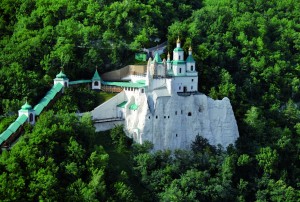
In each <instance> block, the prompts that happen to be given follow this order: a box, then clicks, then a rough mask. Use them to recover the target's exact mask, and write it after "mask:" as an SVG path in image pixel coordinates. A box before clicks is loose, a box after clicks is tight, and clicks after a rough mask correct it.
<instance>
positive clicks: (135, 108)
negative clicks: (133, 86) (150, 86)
mask: <svg viewBox="0 0 300 202" xmlns="http://www.w3.org/2000/svg"><path fill="white" fill-rule="evenodd" d="M138 107H139V106H138V105H137V104H135V103H134V104H132V105H130V106H129V109H130V110H137V108H138Z"/></svg>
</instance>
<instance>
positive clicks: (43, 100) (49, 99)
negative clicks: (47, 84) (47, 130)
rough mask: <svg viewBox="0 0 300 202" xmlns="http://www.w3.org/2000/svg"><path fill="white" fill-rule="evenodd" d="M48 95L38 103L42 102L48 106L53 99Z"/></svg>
mask: <svg viewBox="0 0 300 202" xmlns="http://www.w3.org/2000/svg"><path fill="white" fill-rule="evenodd" d="M47 96H48V95H47ZM47 96H45V97H43V98H42V99H41V100H40V102H39V103H38V104H41V105H43V106H44V107H46V106H47V105H48V104H49V102H50V101H51V100H52V99H51V98H49V97H47Z"/></svg>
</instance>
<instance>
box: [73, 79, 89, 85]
mask: <svg viewBox="0 0 300 202" xmlns="http://www.w3.org/2000/svg"><path fill="white" fill-rule="evenodd" d="M91 82H92V80H77V81H70V82H69V85H75V84H82V83H91Z"/></svg>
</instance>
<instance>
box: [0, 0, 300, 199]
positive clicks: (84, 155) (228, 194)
mask: <svg viewBox="0 0 300 202" xmlns="http://www.w3.org/2000/svg"><path fill="white" fill-rule="evenodd" d="M0 36H1V38H0V50H1V51H0V95H1V96H0V103H1V105H0V132H2V130H5V128H6V127H7V126H8V125H9V123H10V122H12V121H13V120H15V118H16V114H17V111H18V109H20V107H21V105H22V104H23V103H24V102H25V98H27V99H28V101H29V102H30V103H31V104H32V105H34V104H36V103H37V102H38V101H39V99H40V98H41V97H43V96H44V94H45V93H46V92H47V90H49V89H50V88H51V85H52V83H53V80H52V79H53V78H54V77H55V75H56V74H57V73H58V72H59V71H60V67H63V68H64V72H65V73H66V74H67V75H68V77H69V79H70V80H75V79H89V78H90V77H91V76H92V75H93V72H94V71H95V67H96V66H98V67H99V68H98V70H99V72H100V73H104V72H107V71H110V70H114V69H117V68H121V67H123V66H125V65H127V64H132V63H134V62H135V61H134V54H135V53H137V52H140V51H141V49H142V48H144V47H146V48H147V47H153V46H155V45H157V44H158V42H155V39H157V38H158V39H160V41H161V42H164V41H166V40H167V41H168V50H169V51H171V50H173V48H174V47H175V45H176V44H175V42H176V39H177V37H178V36H179V37H180V39H181V43H182V44H183V49H184V50H185V52H187V50H188V48H189V46H191V47H192V48H193V56H194V58H195V60H196V65H197V67H196V68H197V71H198V72H199V87H198V89H199V91H200V92H202V93H204V94H206V95H208V96H210V97H212V98H214V99H222V98H223V97H228V98H229V99H230V101H231V104H232V106H233V110H234V113H235V116H236V119H237V124H238V128H239V134H240V137H239V139H238V140H237V142H236V143H235V145H230V146H229V147H227V148H222V147H220V146H212V145H210V144H209V142H208V141H207V140H206V139H203V138H202V137H201V136H197V137H196V139H195V140H194V142H193V143H192V144H191V150H187V151H185V150H176V151H169V150H165V151H157V152H153V151H151V148H152V145H151V143H150V142H146V143H145V144H143V145H138V144H135V143H133V142H132V140H131V139H129V138H127V137H126V136H125V134H124V133H123V130H122V127H121V126H118V127H116V128H114V129H112V130H111V131H106V132H102V133H95V132H94V131H95V130H94V127H93V124H92V122H91V119H90V117H89V116H84V117H82V118H81V119H78V118H77V117H76V116H75V114H74V113H73V112H76V111H77V110H79V111H86V110H89V109H92V108H93V107H95V106H97V105H98V104H99V99H100V98H99V95H98V94H97V93H96V92H90V91H87V90H86V88H78V89H70V90H67V92H66V93H65V95H64V96H62V97H61V98H60V99H59V100H58V101H57V103H55V104H54V106H53V107H52V110H49V111H47V112H43V113H42V115H41V116H40V117H39V120H38V122H37V123H36V125H35V126H34V127H31V126H30V125H27V126H26V127H25V133H24V135H22V137H21V138H20V140H19V141H18V143H17V144H15V145H14V146H13V147H12V149H11V150H10V151H1V155H0V181H1V183H0V200H1V201H259V202H263V201H300V4H299V2H298V1H297V0H269V1H263V0H255V1H254V0H239V1H237V0H189V1H188V0H181V1H175V0H168V1H167V0H148V1H146V0H120V1H111V0H72V1H67V0H35V1H33V0H2V1H0ZM78 96H82V97H85V98H86V99H85V101H82V100H80V99H78ZM83 102H84V103H83Z"/></svg>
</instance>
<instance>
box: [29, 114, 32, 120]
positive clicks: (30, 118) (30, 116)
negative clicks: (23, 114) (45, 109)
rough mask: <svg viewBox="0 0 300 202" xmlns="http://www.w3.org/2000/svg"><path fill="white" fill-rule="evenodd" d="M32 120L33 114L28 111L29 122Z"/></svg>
mask: <svg viewBox="0 0 300 202" xmlns="http://www.w3.org/2000/svg"><path fill="white" fill-rule="evenodd" d="M32 121H33V114H32V113H30V115H29V122H32Z"/></svg>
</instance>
